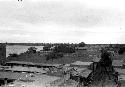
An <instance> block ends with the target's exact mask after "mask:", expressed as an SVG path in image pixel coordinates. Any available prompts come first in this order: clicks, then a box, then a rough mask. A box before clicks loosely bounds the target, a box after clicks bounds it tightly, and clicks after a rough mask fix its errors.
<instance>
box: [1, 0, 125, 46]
mask: <svg viewBox="0 0 125 87" xmlns="http://www.w3.org/2000/svg"><path fill="white" fill-rule="evenodd" d="M124 3H125V1H124V0H22V2H21V1H18V0H0V42H28V43H29V42H39V43H44V42H51V43H58V42H61V43H63V42H66V43H67V42H69V43H79V42H82V41H83V42H85V43H89V44H91V43H107V44H109V43H122V44H123V43H125V40H124V39H125V5H124Z"/></svg>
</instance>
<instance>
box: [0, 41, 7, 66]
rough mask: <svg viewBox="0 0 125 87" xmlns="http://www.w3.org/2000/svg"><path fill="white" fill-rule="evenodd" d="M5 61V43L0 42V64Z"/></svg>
mask: <svg viewBox="0 0 125 87" xmlns="http://www.w3.org/2000/svg"><path fill="white" fill-rule="evenodd" d="M5 62H6V44H4V43H1V44H0V64H4V63H5Z"/></svg>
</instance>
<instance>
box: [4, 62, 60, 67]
mask: <svg viewBox="0 0 125 87" xmlns="http://www.w3.org/2000/svg"><path fill="white" fill-rule="evenodd" d="M6 64H21V65H22V64H24V65H36V66H55V67H57V66H60V65H61V64H45V63H32V62H25V61H10V62H6Z"/></svg>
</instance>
